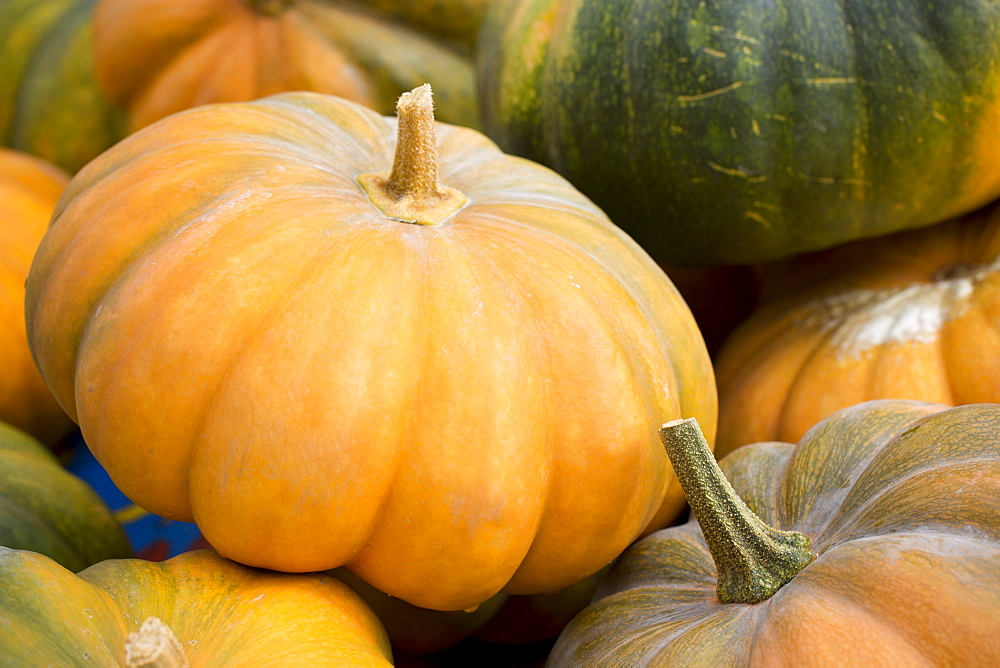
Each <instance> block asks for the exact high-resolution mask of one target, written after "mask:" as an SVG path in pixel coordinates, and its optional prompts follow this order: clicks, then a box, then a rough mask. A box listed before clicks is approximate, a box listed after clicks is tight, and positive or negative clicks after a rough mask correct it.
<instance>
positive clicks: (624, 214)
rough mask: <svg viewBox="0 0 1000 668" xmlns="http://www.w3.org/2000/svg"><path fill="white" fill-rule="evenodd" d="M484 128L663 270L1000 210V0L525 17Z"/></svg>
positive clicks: (530, 8)
mask: <svg viewBox="0 0 1000 668" xmlns="http://www.w3.org/2000/svg"><path fill="white" fill-rule="evenodd" d="M478 49H479V72H478V82H479V99H480V112H481V120H482V123H483V127H484V129H485V131H486V133H487V134H489V135H490V136H491V137H492V138H493V139H494V140H495V141H497V143H498V144H499V145H500V146H501V147H502V148H503V149H504V150H505V151H507V152H509V153H515V154H519V155H524V156H527V157H530V158H533V159H535V160H538V161H540V162H543V163H545V164H547V165H549V166H550V167H553V168H554V169H555V170H556V171H558V172H560V173H562V174H563V176H565V177H567V178H568V179H569V180H570V181H571V182H573V184H574V185H575V186H577V188H579V189H580V190H582V191H583V192H584V193H585V194H586V195H588V196H590V197H591V198H592V199H593V200H594V201H595V202H596V203H597V204H598V205H600V206H601V207H602V208H604V210H605V211H606V212H607V213H608V215H609V216H610V217H611V219H612V220H614V221H615V222H616V223H617V224H618V225H619V226H621V227H623V228H624V229H625V230H626V231H627V232H628V233H629V234H631V235H632V236H633V237H634V238H635V239H636V240H637V241H639V242H640V243H641V244H642V245H643V246H644V247H645V248H646V250H647V251H649V252H650V254H651V255H653V257H654V258H655V259H657V260H658V261H660V262H662V263H665V264H673V265H708V264H748V263H752V262H758V261H764V260H768V259H772V258H776V257H780V256H786V255H790V254H794V253H801V252H805V251H810V250H817V249H820V248H825V247H829V246H832V245H836V244H839V243H842V242H845V241H848V240H851V239H856V238H865V237H872V236H877V235H883V234H886V233H889V232H894V231H897V230H902V229H907V228H914V227H921V226H925V225H928V224H932V223H935V222H938V221H941V220H944V219H946V218H950V217H953V216H955V215H958V214H961V213H963V212H966V211H969V210H972V209H974V208H976V207H978V206H979V205H982V204H985V203H986V202H987V201H989V200H991V199H992V198H994V197H996V196H997V195H998V194H1000V150H998V147H1000V2H996V1H995V0H993V1H988V2H984V1H982V0H947V1H946V2H945V1H939V2H930V1H928V0H892V1H885V2H872V1H871V0H837V1H834V0H812V1H810V2H787V1H781V2H774V1H773V0H767V1H765V0H740V1H739V2H737V1H735V0H702V1H700V2H691V1H687V0H627V1H626V0H577V1H575V2H566V1H564V0H512V1H511V2H509V3H498V4H497V5H496V6H495V8H494V10H493V11H491V12H490V13H489V14H488V15H487V17H486V20H485V23H484V26H483V32H482V34H481V36H480V41H479V44H478Z"/></svg>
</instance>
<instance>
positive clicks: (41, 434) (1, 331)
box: [0, 148, 73, 445]
mask: <svg viewBox="0 0 1000 668" xmlns="http://www.w3.org/2000/svg"><path fill="white" fill-rule="evenodd" d="M68 180H69V177H68V176H67V175H66V174H65V173H64V172H63V171H62V170H60V169H59V168H58V167H56V166H54V165H52V164H49V163H48V162H46V161H44V160H41V159H40V158H36V157H34V156H31V155H28V154H26V153H22V152H20V151H14V150H11V149H3V148H0V323H3V327H0V421H2V422H6V423H8V424H11V425H13V426H15V427H17V428H19V429H22V430H24V431H27V432H28V433H30V434H32V435H33V436H35V437H36V438H38V439H39V440H41V441H43V442H44V443H46V444H47V445H55V444H56V443H57V442H58V441H59V440H61V439H62V438H64V437H65V436H67V435H68V434H69V433H70V431H72V429H73V422H72V421H71V420H70V419H69V417H68V416H67V415H66V413H65V411H63V409H62V408H61V407H60V406H59V403H58V402H57V401H56V400H55V397H53V396H52V393H51V392H50V391H49V388H48V387H47V386H46V385H45V382H44V381H43V380H42V377H41V375H39V373H38V369H37V367H36V366H35V362H34V360H33V359H32V357H31V350H30V349H29V348H28V338H27V334H26V332H25V324H24V281H25V279H26V278H27V276H28V269H29V268H30V267H31V260H32V258H33V257H34V255H35V251H36V250H37V249H38V244H39V242H41V240H42V237H43V236H44V235H45V230H46V228H47V227H48V224H49V217H50V216H51V215H52V211H53V209H55V206H56V201H57V200H58V199H59V194H60V193H61V192H62V189H63V186H65V185H66V182H67V181H68Z"/></svg>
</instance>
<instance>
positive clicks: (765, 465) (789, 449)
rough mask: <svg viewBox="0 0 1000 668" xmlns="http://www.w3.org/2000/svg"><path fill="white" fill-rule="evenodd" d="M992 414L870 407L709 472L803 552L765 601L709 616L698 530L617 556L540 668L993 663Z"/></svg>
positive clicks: (709, 578)
mask: <svg viewBox="0 0 1000 668" xmlns="http://www.w3.org/2000/svg"><path fill="white" fill-rule="evenodd" d="M998 433H1000V405H998V404H979V405H973V406H962V407H958V408H953V409H946V407H944V406H939V405H934V404H926V403H921V402H907V401H892V400H883V401H875V402H867V403H864V404H860V405H858V406H854V407H851V408H848V409H844V410H842V411H839V412H838V413H836V414H835V415H833V416H831V417H830V418H829V419H827V420H825V421H823V422H822V423H820V424H819V425H817V426H816V427H815V428H814V429H813V430H811V431H810V432H809V433H808V434H807V435H806V436H805V437H804V438H803V439H802V440H801V441H800V442H799V443H798V445H791V444H788V443H759V444H755V445H751V446H747V447H744V448H741V449H739V450H737V451H736V452H734V453H732V454H731V455H729V456H727V457H725V458H723V459H722V460H721V461H720V465H721V467H722V469H723V471H724V472H725V475H726V477H727V478H728V479H729V481H730V482H731V483H732V485H733V488H734V489H735V490H736V492H737V493H738V494H739V495H740V496H741V497H742V498H743V499H744V500H745V501H746V503H747V505H748V506H749V507H750V508H751V509H752V510H753V511H754V512H755V513H757V515H759V516H760V517H761V519H763V520H764V521H765V522H767V523H768V524H770V525H771V526H773V527H775V528H778V529H783V530H792V531H800V532H803V533H805V534H807V535H808V536H809V537H810V539H811V540H812V551H813V553H814V554H815V555H816V558H815V560H814V561H812V562H811V563H810V564H808V565H807V566H806V567H805V568H804V569H803V570H801V571H800V572H799V573H798V574H797V575H795V577H793V578H792V579H791V581H789V582H788V583H787V584H785V585H784V586H783V587H782V588H781V589H779V590H778V591H777V593H775V594H774V595H773V596H771V597H770V598H769V599H767V600H765V601H763V602H761V603H757V604H753V605H748V604H723V603H720V602H719V600H718V598H717V597H716V567H715V564H714V563H713V560H712V557H711V555H710V554H709V551H708V547H707V545H706V543H705V538H704V536H703V534H702V532H701V529H700V528H699V526H698V524H697V523H696V522H695V521H694V520H692V521H690V522H688V523H687V524H685V525H683V526H680V527H672V528H669V529H664V530H662V531H658V532H656V533H654V534H651V535H650V536H647V537H646V538H644V539H642V540H641V541H639V542H637V543H636V544H635V545H633V546H632V547H630V548H629V549H628V550H627V551H626V552H625V554H624V555H623V556H622V558H621V559H620V560H619V561H618V562H617V563H616V564H615V565H614V566H613V568H612V570H611V572H610V573H609V575H608V577H607V578H606V579H605V580H604V581H603V582H602V584H601V588H600V589H599V590H598V592H597V594H596V596H595V599H594V603H592V604H591V606H590V607H589V608H587V609H586V610H584V611H583V612H582V613H581V614H580V615H579V616H578V617H577V618H576V619H575V620H574V621H573V622H571V623H570V626H568V627H567V629H566V630H565V631H564V632H563V634H562V636H561V637H560V639H559V641H558V642H557V644H556V646H555V648H554V649H553V652H552V655H551V657H550V659H549V663H550V665H552V666H572V665H580V666H599V665H616V666H619V665H620V666H689V665H720V666H756V665H794V666H802V665H807V666H845V665H855V666H860V665H865V666H875V665H884V666H902V665H910V666H912V665H935V666H942V665H983V666H988V665H996V664H997V663H998V662H1000V616H998V615H997V610H1000V571H998V569H997V564H998V563H1000V506H998V505H997V502H996V500H997V498H998V496H1000V441H998V439H997V434H998Z"/></svg>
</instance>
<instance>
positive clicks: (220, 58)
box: [94, 0, 478, 130]
mask: <svg viewBox="0 0 1000 668" xmlns="http://www.w3.org/2000/svg"><path fill="white" fill-rule="evenodd" d="M373 2H374V0H373ZM466 2H470V3H471V0H466ZM368 4H372V3H368ZM374 4H375V6H376V7H366V6H365V5H366V3H364V2H360V3H359V2H354V1H351V0H335V1H329V0H200V1H198V2H187V3H180V4H179V3H177V2H175V1H174V0H101V1H100V2H99V3H98V6H97V10H96V14H95V17H94V33H95V37H94V49H95V55H94V60H95V66H96V69H97V77H98V80H99V81H100V84H101V86H102V89H103V90H104V91H105V93H106V94H107V95H108V97H109V98H110V99H111V100H112V101H114V102H115V103H116V104H118V105H119V106H121V107H123V108H124V109H126V111H127V112H128V122H129V129H130V130H135V129H138V128H141V127H144V126H146V125H148V124H149V123H151V122H153V121H155V120H158V119H160V118H162V117H164V116H166V115H168V114H171V113H174V112H177V111H181V110H183V109H187V108H188V107H192V106H196V105H200V104H207V103H211V102H236V101H245V100H252V99H256V98H259V97H262V96H265V95H269V94H271V93H278V92H283V91H292V90H311V91H317V92H320V93H327V94H332V95H338V96H341V97H346V98H349V99H351V100H354V101H356V102H360V103H362V104H365V105H367V106H370V107H372V108H374V109H376V110H377V111H380V112H382V113H391V112H392V109H393V106H394V104H395V101H396V98H397V97H398V96H399V94H400V93H402V92H404V91H407V90H410V89H411V88H413V87H414V86H417V85H419V84H422V83H424V82H430V83H431V84H432V85H433V86H434V88H435V91H436V93H437V101H438V116H439V118H440V119H441V120H443V121H447V122H450V123H457V124H459V125H467V126H475V125H476V124H477V123H478V119H477V112H476V108H475V101H474V94H475V93H474V82H473V70H472V63H471V61H470V59H469V57H468V55H467V54H466V53H463V52H460V51H459V50H457V49H456V48H453V47H451V46H449V45H448V44H447V43H445V42H444V41H443V40H441V39H439V38H437V37H435V36H433V35H430V34H425V33H422V32H420V31H419V30H418V29H417V28H416V27H415V26H409V25H408V24H406V23H405V22H403V20H402V19H401V18H400V17H397V16H393V15H391V14H385V13H382V12H381V11H378V9H377V7H378V6H379V5H387V4H388V5H390V8H391V5H392V4H395V5H397V8H396V13H397V14H401V15H403V14H404V10H403V9H401V8H399V7H398V5H399V4H400V3H398V2H397V3H386V2H384V1H383V2H374ZM458 4H459V5H460V6H461V5H462V4H463V3H458ZM424 5H426V3H418V4H417V5H415V6H414V7H412V8H410V9H409V10H406V11H409V12H413V13H419V11H418V10H420V7H421V6H424ZM469 6H470V7H471V6H474V4H469ZM411 15H412V14H411ZM414 18H415V19H417V20H420V17H419V16H416V17H414ZM441 23H442V25H444V23H445V22H444V20H443V19H442V21H441Z"/></svg>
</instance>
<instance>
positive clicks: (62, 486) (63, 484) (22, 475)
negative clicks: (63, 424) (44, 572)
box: [0, 422, 132, 572]
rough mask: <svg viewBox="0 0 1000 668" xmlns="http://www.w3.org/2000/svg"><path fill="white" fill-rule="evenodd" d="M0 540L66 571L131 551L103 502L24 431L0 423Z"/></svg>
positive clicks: (123, 555)
mask: <svg viewBox="0 0 1000 668" xmlns="http://www.w3.org/2000/svg"><path fill="white" fill-rule="evenodd" d="M0 545H2V546H4V547H9V548H13V549H18V550H30V551H32V552H38V553H40V554H44V555H45V556H47V557H49V558H51V559H53V560H54V561H56V562H58V563H59V564H60V565H61V566H63V567H64V568H67V569H69V570H71V571H74V572H75V571H79V570H82V569H84V568H86V567H88V566H90V565H92V564H96V563H97V562H99V561H103V560H105V559H117V558H125V557H129V556H131V555H132V548H131V546H130V545H129V541H128V537H127V536H126V534H125V531H124V530H123V529H122V527H121V525H120V524H119V523H118V522H117V520H115V518H114V516H113V515H112V514H111V511H110V510H109V509H108V507H107V505H105V503H104V501H102V500H101V498H100V497H99V496H98V495H97V493H96V492H94V490H92V489H91V488H90V487H89V486H88V485H87V483H85V482H84V481H83V480H81V479H80V478H78V477H76V476H75V475H73V474H72V473H70V472H69V471H67V470H66V469H64V468H63V467H62V465H61V464H60V463H59V460H58V459H56V457H55V455H53V454H52V452H51V451H50V450H49V449H48V448H46V447H45V446H43V445H42V444H41V443H40V442H38V441H36V440H35V439H34V438H32V437H31V436H29V435H28V434H26V433H24V432H22V431H20V430H19V429H15V428H14V427H12V426H10V425H8V424H6V423H3V422H0Z"/></svg>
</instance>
